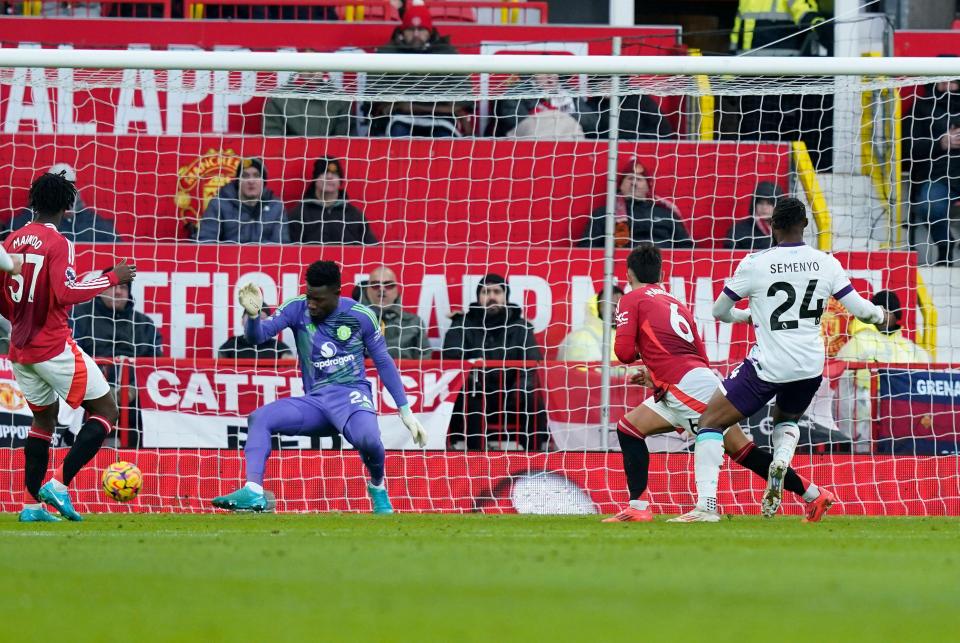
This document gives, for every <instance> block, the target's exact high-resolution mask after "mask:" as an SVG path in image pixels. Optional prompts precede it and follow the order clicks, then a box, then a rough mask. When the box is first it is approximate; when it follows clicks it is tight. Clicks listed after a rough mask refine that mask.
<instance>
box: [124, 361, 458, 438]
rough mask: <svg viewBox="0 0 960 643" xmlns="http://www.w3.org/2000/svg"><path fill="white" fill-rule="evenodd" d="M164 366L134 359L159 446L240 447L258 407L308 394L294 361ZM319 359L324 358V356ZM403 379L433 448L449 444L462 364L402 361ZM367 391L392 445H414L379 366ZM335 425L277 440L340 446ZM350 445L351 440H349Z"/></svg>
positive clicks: (146, 427)
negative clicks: (245, 368)
mask: <svg viewBox="0 0 960 643" xmlns="http://www.w3.org/2000/svg"><path fill="white" fill-rule="evenodd" d="M327 344H328V345H324V346H321V347H320V350H319V352H320V354H321V355H322V356H328V357H327V358H326V360H323V361H330V362H332V361H335V360H337V359H338V358H339V357H341V356H339V355H337V352H338V351H337V346H336V344H335V343H329V342H328V343H327ZM163 363H164V366H157V365H146V364H141V365H137V367H136V378H135V381H136V382H137V383H138V385H139V388H138V401H139V403H140V413H141V417H142V426H143V439H142V442H141V444H142V446H144V447H153V448H199V449H240V448H242V447H243V445H244V444H245V443H246V439H247V421H248V418H249V417H250V415H251V414H252V413H253V412H254V411H256V410H257V409H258V408H260V407H262V406H265V405H267V404H270V403H271V402H274V401H275V400H278V399H281V398H285V397H299V396H302V395H303V394H304V391H303V380H302V379H301V378H300V374H299V372H298V370H297V368H296V367H295V366H289V367H287V366H283V367H277V366H274V367H268V366H260V367H258V369H257V370H256V371H254V372H242V373H238V372H237V370H236V369H231V368H230V367H228V366H224V367H223V369H222V370H218V369H217V368H216V367H214V366H210V367H197V366H196V362H195V361H194V360H189V359H185V360H176V359H172V360H165V361H164V362H163ZM318 363H322V361H321V362H318ZM400 379H401V382H402V384H403V387H404V393H405V394H406V397H407V401H408V402H409V403H410V405H411V408H412V410H413V412H414V413H416V414H417V417H418V418H419V420H420V421H421V422H422V423H423V425H424V427H425V428H426V429H427V436H428V437H427V448H429V449H443V448H444V447H445V445H446V436H447V428H448V426H449V424H450V418H451V417H452V415H453V405H454V402H455V401H456V398H457V396H458V395H459V394H460V390H461V388H462V387H463V380H464V374H463V370H462V369H459V368H446V369H441V368H439V367H430V366H429V365H427V364H424V365H423V366H418V367H410V368H401V369H400ZM366 381H367V383H368V384H369V386H370V391H369V394H368V393H367V392H366V391H363V395H364V396H368V397H369V399H370V401H371V403H372V404H373V408H374V410H376V411H377V413H378V414H379V416H380V417H379V423H380V430H381V435H382V438H383V443H384V446H385V447H386V448H388V449H410V448H414V444H413V441H412V440H411V438H410V432H409V431H407V429H406V428H405V427H404V425H403V422H402V421H401V420H400V417H399V415H398V414H397V404H396V402H395V401H394V399H393V397H392V396H391V395H390V393H389V392H388V391H387V390H386V389H385V388H384V387H383V384H382V382H381V381H380V379H379V376H378V374H377V371H376V369H373V368H371V369H370V370H369V371H367V377H366ZM337 439H338V437H337V436H336V433H335V431H333V430H330V431H327V432H324V433H320V434H319V435H318V436H302V437H299V436H298V437H286V438H280V439H277V440H274V446H275V447H276V448H284V449H317V448H320V449H324V448H331V447H332V448H336V447H337V446H338V444H339V443H338V442H336V440H337ZM345 446H349V445H348V444H346V443H345Z"/></svg>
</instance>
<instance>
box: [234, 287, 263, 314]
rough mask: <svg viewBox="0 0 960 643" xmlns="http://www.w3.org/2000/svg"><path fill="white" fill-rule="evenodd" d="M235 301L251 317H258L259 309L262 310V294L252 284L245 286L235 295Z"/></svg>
mask: <svg viewBox="0 0 960 643" xmlns="http://www.w3.org/2000/svg"><path fill="white" fill-rule="evenodd" d="M237 299H239V300H240V305H241V306H242V307H243V310H244V311H246V313H247V314H248V315H250V316H251V317H259V315H260V309H261V308H263V293H262V292H260V289H259V288H258V287H257V286H255V285H254V284H247V285H246V286H244V287H243V288H241V289H240V291H239V292H238V293H237Z"/></svg>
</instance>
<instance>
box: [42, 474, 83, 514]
mask: <svg viewBox="0 0 960 643" xmlns="http://www.w3.org/2000/svg"><path fill="white" fill-rule="evenodd" d="M59 486H60V487H61V488H60V489H58V488H57V487H55V486H54V484H53V480H50V481H49V482H47V484H45V485H43V486H42V487H40V493H39V494H37V495H38V496H39V498H40V500H41V501H43V502H45V503H47V504H48V505H50V506H51V507H53V508H54V509H56V510H57V511H59V512H60V515H61V516H63V517H64V518H66V519H67V520H73V521H76V522H79V521H81V520H83V517H82V516H81V515H80V514H78V513H77V510H76V509H74V508H73V503H72V502H70V492H69V491H67V488H66V487H64V486H63V485H59Z"/></svg>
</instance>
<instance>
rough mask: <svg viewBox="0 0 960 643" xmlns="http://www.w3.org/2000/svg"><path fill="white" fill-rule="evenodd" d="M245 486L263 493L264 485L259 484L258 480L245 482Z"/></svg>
mask: <svg viewBox="0 0 960 643" xmlns="http://www.w3.org/2000/svg"><path fill="white" fill-rule="evenodd" d="M243 486H244V487H246V488H247V489H249V490H250V491H252V492H254V493H263V486H262V485H258V484H257V483H256V482H248V483H247V484H245V485H243Z"/></svg>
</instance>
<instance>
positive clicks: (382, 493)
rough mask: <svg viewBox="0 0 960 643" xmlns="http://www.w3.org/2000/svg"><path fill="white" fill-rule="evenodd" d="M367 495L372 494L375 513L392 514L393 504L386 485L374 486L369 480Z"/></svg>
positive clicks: (371, 500)
mask: <svg viewBox="0 0 960 643" xmlns="http://www.w3.org/2000/svg"><path fill="white" fill-rule="evenodd" d="M367 495H368V496H370V502H371V503H373V513H375V514H392V513H393V505H392V504H390V496H388V495H387V487H386V485H384V486H382V487H374V486H373V485H372V484H370V481H369V480H368V481H367Z"/></svg>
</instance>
